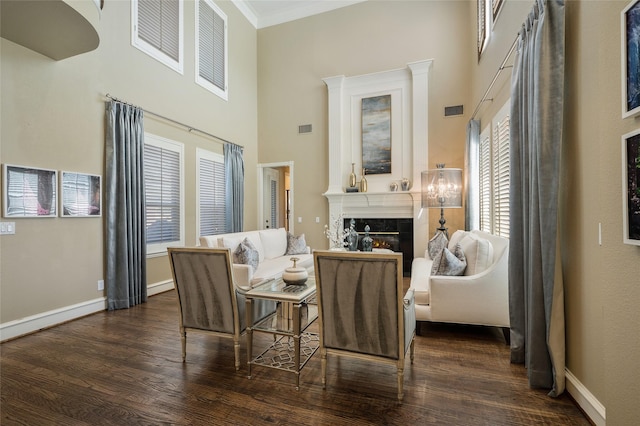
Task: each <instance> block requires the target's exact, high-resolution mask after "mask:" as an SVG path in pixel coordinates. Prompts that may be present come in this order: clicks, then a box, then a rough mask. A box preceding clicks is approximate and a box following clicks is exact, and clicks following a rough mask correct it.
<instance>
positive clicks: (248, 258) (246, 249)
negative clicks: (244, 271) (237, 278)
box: [233, 237, 259, 271]
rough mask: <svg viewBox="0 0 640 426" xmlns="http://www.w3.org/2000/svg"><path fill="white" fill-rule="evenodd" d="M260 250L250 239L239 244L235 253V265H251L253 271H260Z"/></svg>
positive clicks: (246, 238)
mask: <svg viewBox="0 0 640 426" xmlns="http://www.w3.org/2000/svg"><path fill="white" fill-rule="evenodd" d="M258 262H259V260H258V250H257V249H256V248H255V246H254V245H253V243H252V242H251V240H250V239H249V238H248V237H245V239H244V240H242V241H241V242H240V244H238V246H237V247H236V249H235V251H234V252H233V263H242V264H245V265H251V266H252V267H253V270H254V271H255V270H256V269H258Z"/></svg>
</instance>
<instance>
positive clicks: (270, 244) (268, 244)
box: [260, 228, 287, 259]
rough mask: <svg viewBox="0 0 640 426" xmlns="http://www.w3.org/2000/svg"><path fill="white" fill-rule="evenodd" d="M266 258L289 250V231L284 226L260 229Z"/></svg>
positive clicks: (282, 254) (281, 254)
mask: <svg viewBox="0 0 640 426" xmlns="http://www.w3.org/2000/svg"><path fill="white" fill-rule="evenodd" d="M260 241H262V248H263V249H264V258H265V259H273V258H275V257H280V256H284V254H285V253H286V252H287V231H286V230H285V229H284V228H279V229H265V230H264V231H260Z"/></svg>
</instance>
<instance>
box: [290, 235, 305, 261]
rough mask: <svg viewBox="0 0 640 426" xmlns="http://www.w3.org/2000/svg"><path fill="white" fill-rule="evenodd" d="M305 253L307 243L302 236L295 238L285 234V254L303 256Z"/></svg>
mask: <svg viewBox="0 0 640 426" xmlns="http://www.w3.org/2000/svg"><path fill="white" fill-rule="evenodd" d="M306 252H307V242H306V241H305V239H304V234H301V235H298V236H295V235H293V234H292V233H291V232H287V252H286V253H285V254H287V255H289V254H305V253H306Z"/></svg>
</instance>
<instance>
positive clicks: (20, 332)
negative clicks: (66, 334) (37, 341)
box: [0, 280, 174, 342]
mask: <svg viewBox="0 0 640 426" xmlns="http://www.w3.org/2000/svg"><path fill="white" fill-rule="evenodd" d="M173 288H174V286H173V280H166V281H160V282H157V283H153V284H149V285H148V286H147V295H148V296H154V295H156V294H159V293H163V292H165V291H169V290H172V289H173ZM105 309H107V299H106V297H99V298H97V299H93V300H87V301H85V302H80V303H76V304H74V305H69V306H65V307H62V308H59V309H54V310H51V311H48V312H42V313H40V314H36V315H31V316H28V317H24V318H21V319H18V320H14V321H9V322H6V323H3V324H0V342H4V341H5V340H9V339H14V338H16V337H20V336H24V335H26V334H30V333H33V332H36V331H39V330H42V329H45V328H49V327H53V326H55V325H59V324H62V323H64V322H67V321H71V320H74V319H78V318H81V317H84V316H87V315H90V314H94V313H96V312H100V311H104V310H105Z"/></svg>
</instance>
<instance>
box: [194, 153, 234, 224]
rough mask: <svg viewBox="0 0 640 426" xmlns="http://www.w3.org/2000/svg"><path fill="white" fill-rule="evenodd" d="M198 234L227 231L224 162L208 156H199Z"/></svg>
mask: <svg viewBox="0 0 640 426" xmlns="http://www.w3.org/2000/svg"><path fill="white" fill-rule="evenodd" d="M199 165H200V171H199V178H198V179H199V184H198V191H199V205H198V214H199V215H200V236H202V235H217V234H224V233H226V232H227V230H226V223H225V210H226V202H225V185H224V182H225V173H224V164H223V163H222V162H220V161H215V160H212V159H209V158H204V157H200V158H199Z"/></svg>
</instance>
